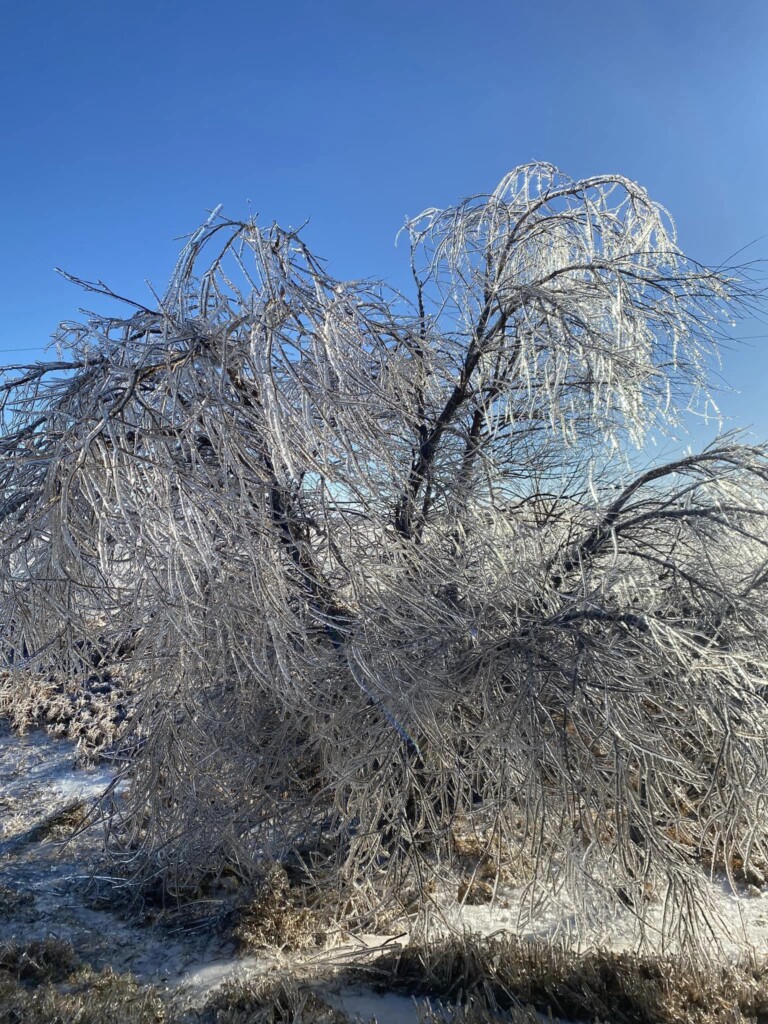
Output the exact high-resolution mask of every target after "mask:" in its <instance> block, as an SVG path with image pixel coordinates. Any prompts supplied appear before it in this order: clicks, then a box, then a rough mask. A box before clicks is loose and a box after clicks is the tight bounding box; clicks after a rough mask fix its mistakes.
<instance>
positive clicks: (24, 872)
mask: <svg viewBox="0 0 768 1024" xmlns="http://www.w3.org/2000/svg"><path fill="white" fill-rule="evenodd" d="M113 781H114V778H113V775H112V774H111V773H110V772H109V771H108V770H106V769H104V768H85V767H79V766H78V765H77V763H76V756H75V748H74V745H73V744H72V743H69V742H67V741H63V740H55V739H53V738H51V737H49V736H48V735H46V734H45V733H43V732H34V733H30V734H29V735H27V736H23V737H20V736H18V735H17V734H15V733H12V732H11V731H10V730H8V729H7V728H5V727H4V726H0V940H4V939H10V938H16V939H18V940H21V941H25V942H26V941H30V940H33V939H40V938H44V937H45V936H50V935H54V936H57V937H59V938H62V939H66V940H69V941H70V942H72V944H73V946H74V947H75V950H76V952H77V954H78V955H79V957H80V958H81V959H82V960H84V961H86V962H88V963H90V964H91V965H92V966H93V967H95V968H96V969H101V968H103V967H105V966H107V965H109V966H111V967H112V968H113V969H114V970H115V971H118V972H123V971H130V972H132V973H134V974H135V975H136V976H137V977H138V978H139V979H140V980H142V981H146V982H151V983H154V984H156V985H158V986H160V987H165V988H171V989H174V990H178V992H179V993H180V994H183V1000H184V1001H189V1002H192V1003H198V1004H199V1003H200V1002H202V1001H203V999H204V997H205V996H206V994H208V993H209V992H210V991H211V990H212V989H214V988H216V987H218V986H219V985H220V984H221V983H222V982H223V981H225V980H227V979H229V978H233V977H235V976H247V975H250V974H253V973H261V972H264V971H267V970H269V969H270V968H271V967H273V966H274V965H275V963H276V961H275V960H274V959H270V958H269V957H267V956H260V957H258V958H257V957H254V956H251V957H238V956H236V954H235V949H234V946H233V945H232V944H231V943H228V942H227V941H225V940H224V938H222V937H221V936H220V935H218V934H213V933H212V932H211V930H210V929H209V930H207V931H206V930H200V931H197V932H190V931H178V932H176V933H173V932H171V931H169V930H168V928H167V927H163V928H161V927H159V926H156V925H152V924H151V923H146V924H145V923H142V922H141V921H137V920H135V919H132V918H128V917H126V916H125V915H122V914H121V913H119V912H118V910H117V909H114V910H113V909H110V908H109V907H108V906H106V907H104V906H101V905H99V906H96V905H94V904H93V902H92V901H91V900H90V899H89V898H88V896H87V894H86V888H85V882H86V881H87V874H86V865H87V863H88V861H89V860H90V859H91V858H92V857H94V856H95V855H97V854H98V853H99V851H100V845H101V833H100V830H99V828H98V826H96V827H92V828H90V829H88V830H86V831H84V832H83V833H82V834H81V835H80V836H78V837H77V838H76V839H75V840H73V841H72V842H70V843H67V844H64V843H62V842H61V840H60V839H57V838H55V837H51V835H50V834H47V833H46V829H45V828H41V825H45V824H46V823H50V822H51V821H52V820H53V819H55V818H56V816H57V815H58V814H59V813H60V812H62V811H65V810H67V809H68V808H72V806H73V804H76V803H77V802H78V801H95V800H98V799H99V798H100V797H101V796H102V795H103V794H104V793H105V792H106V791H107V790H108V789H109V787H111V786H112V784H113ZM113 797H114V798H115V799H119V798H120V795H119V790H118V791H117V792H116V794H115V792H114V787H113ZM9 892H11V894H16V895H11V898H8V893H9ZM711 892H712V895H713V903H714V906H715V909H716V911H717V914H718V916H719V918H720V923H719V925H718V936H719V938H720V940H721V942H722V945H723V948H724V949H726V950H727V951H729V952H732V953H734V954H735V953H738V952H744V951H745V950H746V949H750V948H751V949H753V950H755V951H756V952H757V953H758V954H764V953H766V952H768V893H760V892H758V891H757V890H755V889H754V888H753V889H750V890H748V889H747V888H746V887H745V889H744V891H743V892H741V893H734V892H732V891H730V890H729V888H728V886H727V885H726V884H725V883H720V884H715V885H713V886H712V888H711ZM520 899H521V891H520V890H513V889H509V890H506V891H505V892H503V893H501V894H500V898H499V900H498V903H497V905H495V906H493V907H492V908H491V907H488V906H472V907H470V906H464V907H461V906H458V905H457V904H456V903H455V902H451V901H450V900H447V899H446V900H445V901H442V903H441V904H440V905H439V907H438V908H436V909H437V910H439V913H437V912H436V914H435V931H436V932H439V931H445V930H446V929H454V930H456V931H462V930H466V931H471V932H474V933H476V934H481V935H490V934H494V933H498V932H500V931H519V928H518V912H519V909H520ZM661 913H662V911H661V908H659V911H658V921H657V923H658V924H660V923H661ZM568 931H569V915H568V912H567V908H564V909H563V910H562V912H555V911H552V912H550V913H549V914H548V915H545V916H540V917H538V918H537V922H536V927H535V928H529V929H527V931H526V932H524V934H528V935H530V936H531V937H533V936H538V937H547V936H556V935H568ZM651 936H653V932H651ZM637 938H638V931H637V927H636V923H635V920H634V918H633V916H632V914H631V912H629V911H627V912H626V913H622V914H620V915H618V916H616V917H615V918H614V919H612V920H611V921H609V922H607V923H605V924H604V926H603V928H602V929H601V931H600V933H599V934H597V933H596V934H595V936H594V938H593V941H594V942H599V943H600V944H601V945H603V946H606V947H607V948H609V949H614V950H622V949H630V948H633V947H634V946H635V945H636V942H637ZM392 939H393V937H390V938H389V941H392ZM387 941H388V939H387V937H385V936H368V937H365V939H363V940H361V939H358V940H357V943H356V945H350V946H348V947H345V948H336V949H333V950H329V951H327V952H326V953H322V954H316V955H315V956H313V957H312V958H309V960H311V962H312V963H314V964H318V965H319V964H322V963H323V962H324V963H332V964H336V965H340V964H341V963H342V962H344V960H345V958H347V959H348V960H354V959H355V957H356V956H361V955H362V956H365V955H370V954H366V947H376V946H377V945H381V944H386V943H387ZM398 941H403V938H402V937H398ZM406 941H407V939H406ZM309 966H310V963H309V962H305V967H309ZM328 994H330V997H331V999H332V1000H333V1002H334V1003H335V1005H337V1006H338V1007H339V1008H342V1009H345V1010H346V1011H347V1012H350V1013H352V1014H358V1015H359V1016H360V1017H361V1018H362V1019H363V1020H368V1019H370V1018H371V1017H372V1016H375V1017H376V1018H377V1020H378V1021H379V1024H403V1022H404V1021H411V1022H413V1021H415V1020H416V1011H415V1008H414V1005H413V1004H412V1002H411V1001H410V1000H409V999H407V998H405V997H401V996H395V995H388V996H386V997H385V996H379V995H377V994H375V993H373V992H371V991H370V990H369V989H366V988H364V987H363V988H350V987H349V986H347V987H344V988H336V989H335V990H331V991H330V993H326V995H328Z"/></svg>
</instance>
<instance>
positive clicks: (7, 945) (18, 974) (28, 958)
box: [0, 938, 79, 984]
mask: <svg viewBox="0 0 768 1024" xmlns="http://www.w3.org/2000/svg"><path fill="white" fill-rule="evenodd" d="M78 964H79V961H78V958H77V956H76V954H75V950H74V948H73V947H72V944H71V943H70V942H64V941H63V940H62V939H56V938H47V939H42V940H39V941H35V942H27V943H21V942H15V941H11V942H3V943H0V973H2V974H4V975H6V976H7V977H10V978H12V979H13V980H15V981H23V982H28V983H31V984H41V983H42V982H48V981H50V982H60V981H64V979H65V978H67V977H68V976H69V975H70V974H72V972H73V971H74V970H75V969H76V968H77V966H78Z"/></svg>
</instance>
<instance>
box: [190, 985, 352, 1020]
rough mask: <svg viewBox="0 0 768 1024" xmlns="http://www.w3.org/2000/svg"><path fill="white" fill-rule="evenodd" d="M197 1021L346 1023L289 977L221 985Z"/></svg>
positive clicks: (319, 999) (315, 996)
mask: <svg viewBox="0 0 768 1024" xmlns="http://www.w3.org/2000/svg"><path fill="white" fill-rule="evenodd" d="M198 1020H199V1021H200V1024H345V1022H348V1021H349V1018H348V1017H347V1015H346V1014H345V1013H342V1012H341V1011H340V1010H334V1009H333V1008H332V1007H331V1006H329V1005H328V1003H326V1002H325V1000H323V999H322V998H321V997H320V996H319V995H318V994H317V993H316V992H314V991H312V989H311V988H308V987H307V986H301V985H298V984H297V983H296V982H295V981H293V980H291V979H289V978H280V979H267V978H257V979H255V980H252V981H237V982H230V983H227V984H225V985H224V986H222V988H221V989H219V991H218V992H216V993H214V995H213V996H211V998H210V999H209V1000H208V1002H207V1003H206V1004H205V1006H204V1007H203V1009H202V1011H200V1013H199V1015H198Z"/></svg>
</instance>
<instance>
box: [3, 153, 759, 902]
mask: <svg viewBox="0 0 768 1024" xmlns="http://www.w3.org/2000/svg"><path fill="white" fill-rule="evenodd" d="M407 233H408V236H409V238H410V243H411V246H410V248H411V267H412V271H413V281H414V299H413V302H412V303H409V302H408V301H407V300H406V299H405V298H404V297H403V296H402V295H399V294H395V293H393V292H390V291H389V290H388V289H386V288H385V287H384V286H378V285H377V286H371V285H370V284H367V283H362V284H361V283H356V282H339V281H335V280H333V279H332V278H331V277H329V276H328V274H327V273H326V271H325V269H324V267H323V265H322V263H321V262H320V261H318V259H317V258H316V257H315V256H313V254H312V253H311V252H310V250H309V249H308V248H307V246H306V245H305V243H304V242H303V240H302V239H301V237H300V236H299V235H298V234H297V233H296V232H293V231H285V230H283V229H281V228H279V227H277V226H273V227H271V228H268V229H261V228H259V227H258V226H257V225H256V224H255V223H253V222H247V223H238V222H231V221H228V220H224V219H222V218H221V217H219V216H217V215H216V216H213V217H212V218H211V219H210V220H209V221H208V222H207V223H206V224H205V225H204V226H203V227H202V228H201V229H200V230H199V231H198V232H197V233H196V234H195V235H194V236H192V238H191V239H190V240H189V242H188V244H187V245H186V247H185V249H184V251H183V253H182V255H181V258H180V261H179V263H178V266H177V268H176V270H175V273H174V275H173V279H172V281H171V284H170V286H169V288H168V291H167V293H166V295H165V297H164V299H163V300H162V301H161V302H160V303H159V304H158V308H156V309H151V308H148V307H145V306H141V305H137V304H131V311H130V315H128V316H127V317H126V318H125V319H115V318H114V317H110V318H107V317H98V316H91V317H90V318H89V319H88V320H87V322H86V323H85V324H82V325H78V324H75V325H72V324H67V325H62V327H61V328H60V331H59V334H58V336H57V341H58V344H59V346H60V351H61V352H63V353H65V355H63V356H62V358H61V359H60V361H58V362H49V363H38V364H35V365H34V366H28V367H17V368H12V369H11V370H9V371H6V374H5V379H4V383H3V385H2V403H3V411H4V416H3V433H2V438H1V439H0V477H1V478H2V484H3V490H2V506H1V507H0V558H1V559H2V593H1V597H2V603H3V615H2V621H3V623H4V625H3V627H2V631H3V635H2V645H3V651H4V657H5V660H6V663H7V667H8V669H9V679H10V683H9V685H10V686H14V685H15V686H20V685H23V679H24V674H25V673H26V672H29V671H32V670H34V671H36V672H43V673H54V674H57V675H59V676H62V675H63V676H65V677H67V678H68V679H70V680H71V681H72V685H73V686H76V685H77V680H78V679H82V678H84V677H87V675H88V674H89V673H90V672H91V671H92V668H93V665H94V664H95V663H99V664H110V665H119V666H122V671H123V672H125V673H130V674H132V676H134V677H135V678H137V679H139V680H140V686H141V703H140V708H139V712H138V714H137V717H136V720H135V728H134V731H133V732H132V734H131V736H130V737H129V741H128V743H129V747H130V752H131V763H130V771H131V773H132V774H133V776H134V779H135V784H134V786H133V789H132V794H133V796H132V799H131V801H130V802H129V803H128V804H127V805H126V806H125V807H124V808H123V810H122V811H120V812H119V813H117V812H116V814H115V817H114V819H113V821H112V829H113V835H114V838H115V841H116V843H118V844H119V848H120V849H121V850H122V851H123V853H124V855H125V857H126V860H127V862H129V863H130V865H131V869H132V870H133V871H135V872H136V874H137V875H138V876H140V877H148V876H149V875H151V874H153V873H160V874H161V875H162V876H163V877H164V878H165V879H166V880H167V881H168V882H169V883H173V884H175V885H176V886H177V887H179V888H183V887H184V886H186V885H193V884H195V882H196V881H197V880H199V879H200V878H201V877H203V876H204V875H205V874H206V873H210V872H214V873H216V872H218V871H219V870H220V869H221V866H222V865H223V864H227V865H229V866H230V867H232V868H233V869H234V870H237V871H239V872H242V873H243V874H244V875H248V874H250V873H252V872H253V871H255V870H261V869H263V867H264V865H265V864H269V863H271V862H273V861H281V862H283V863H288V862H291V861H292V862H293V863H294V864H297V863H298V864H299V865H300V867H301V870H302V871H303V872H304V873H305V874H306V875H308V876H309V877H311V878H313V879H315V880H316V881H318V883H319V884H322V886H324V887H325V890H326V891H330V890H334V891H337V892H338V893H339V898H340V900H341V902H342V903H343V904H344V905H345V906H346V908H347V913H348V915H350V917H351V918H354V915H355V914H356V913H361V914H363V913H365V912H367V911H368V910H370V908H371V907H375V906H380V905H381V904H382V903H383V902H386V899H387V898H389V897H390V896H393V895H394V894H397V893H398V892H399V893H402V892H404V891H405V889H406V888H407V887H408V885H410V884H412V883H413V882H414V879H416V880H418V879H422V881H423V872H424V871H426V870H440V865H441V864H443V863H445V862H446V859H450V857H451V855H452V853H453V852H455V849H456V842H457V835H458V834H459V833H462V832H463V833H464V834H466V833H467V832H474V833H476V835H477V836H479V837H481V839H482V842H483V843H485V844H486V846H487V850H488V851H490V852H491V853H492V854H493V857H494V858H495V860H496V863H497V865H501V863H502V861H503V860H504V859H505V858H507V859H508V858H510V857H514V856H519V857H520V858H521V859H525V860H526V862H528V863H530V864H531V865H532V866H533V869H534V877H535V879H536V880H537V882H539V883H541V885H542V886H544V887H545V888H547V891H550V892H551V891H553V889H554V890H557V889H558V888H559V887H560V886H561V885H562V884H563V883H567V884H568V885H569V886H570V887H571V888H572V889H573V890H574V891H578V892H580V893H582V894H587V898H588V899H592V898H593V897H594V893H595V889H596V888H599V889H600V891H601V893H602V895H603V896H604V897H605V898H606V899H607V900H608V901H609V902H610V900H611V899H617V898H621V899H622V900H623V901H624V902H631V903H632V904H633V905H635V906H636V907H637V908H638V910H639V912H640V913H642V911H643V907H644V905H645V901H646V899H647V898H648V896H649V893H651V892H652V891H655V892H659V891H660V889H661V891H663V890H664V886H666V887H667V888H668V890H669V892H670V893H671V894H672V895H673V896H674V897H675V898H676V899H677V897H678V896H679V897H680V898H679V899H678V901H677V905H678V906H679V908H682V910H683V914H682V918H681V919H682V920H687V917H686V913H685V911H686V899H687V894H688V893H689V888H688V884H689V880H690V877H691V868H692V865H693V864H694V863H695V862H696V860H697V859H698V860H701V859H705V860H707V862H708V863H711V864H713V865H714V864H718V863H721V862H722V863H723V864H725V865H726V867H728V866H729V865H731V864H732V863H733V859H734V856H735V855H736V854H738V856H739V857H740V858H741V859H742V861H744V862H745V863H746V862H749V863H753V864H759V863H760V860H761V858H766V859H768V850H766V846H765V844H766V829H765V822H766V814H765V805H764V804H765V798H766V787H767V786H768V783H767V782H766V780H767V779H768V759H767V757H766V736H765V699H764V692H765V690H764V688H765V683H766V679H765V669H764V666H765V665H766V663H768V662H767V660H766V654H767V653H768V652H767V651H766V641H765V636H766V630H765V626H766V623H765V593H766V582H767V581H768V560H767V559H766V541H767V540H768V534H766V529H765V522H766V519H765V517H766V513H767V512H768V505H767V504H766V494H767V491H766V480H767V478H768V457H767V453H766V450H765V449H763V448H761V447H749V446H744V445H741V444H739V443H737V441H736V439H735V438H733V437H726V438H723V439H721V440H720V441H719V442H717V443H716V444H714V445H713V446H711V447H709V448H707V449H706V450H705V451H703V452H702V453H700V454H698V455H690V456H687V457H684V458H680V459H679V460H678V461H676V462H673V463H669V464H666V465H663V466H660V467H656V468H654V469H651V470H646V471H643V472H641V471H639V470H636V469H635V470H633V468H632V466H633V464H632V460H631V458H630V457H629V455H628V454H627V453H628V452H629V451H631V448H632V445H633V444H634V445H635V446H637V445H640V444H641V443H642V441H643V439H644V437H645V434H646V432H647V430H648V429H649V428H651V427H654V426H655V427H657V428H659V429H664V428H665V426H668V425H669V424H670V423H674V422H675V419H676V415H677V410H678V408H680V407H681V403H690V402H692V401H695V400H696V399H697V398H698V397H701V398H702V400H703V401H705V402H706V401H707V397H706V390H705V389H706V379H707V368H708V365H709V363H710V360H711V358H712V357H713V356H714V355H715V354H716V349H717V342H718V338H719V334H720V331H721V327H722V323H723V320H722V315H723V314H722V310H723V308H724V307H726V308H727V309H728V310H729V311H731V313H733V312H735V313H738V312H740V311H741V310H743V309H744V307H745V306H748V305H749V303H750V302H751V301H752V300H753V297H754V296H753V293H752V292H751V291H750V289H749V287H747V286H746V285H744V284H740V283H739V281H738V280H736V279H735V278H731V277H728V276H725V275H723V274H721V273H719V272H715V271H712V270H709V269H707V268H704V267H701V266H699V265H697V264H695V263H693V262H692V261H690V260H688V259H687V258H686V257H685V256H684V255H683V254H682V253H681V252H680V250H679V249H678V248H677V246H676V244H675V238H674V228H673V226H672V224H671V221H670V219H669V217H668V215H667V214H666V213H665V211H664V210H663V209H661V208H660V207H659V206H658V205H657V204H655V203H653V202H652V201H651V200H650V199H649V198H648V196H647V195H646V193H645V192H644V191H643V190H642V189H641V188H640V187H639V186H637V185H635V184H633V183H632V182H630V181H628V180H626V179H624V178H621V177H616V176H611V177H595V178H591V179H588V180H585V181H578V182H577V181H572V180H570V179H568V178H567V177H565V176H564V175H562V174H561V173H560V172H558V171H557V170H555V169H554V168H552V167H550V166H548V165H541V164H536V165H531V166H526V167H522V168H519V169H517V170H516V171H514V172H513V173H512V174H510V175H509V176H508V177H507V178H505V179H504V180H503V181H502V183H501V184H500V185H499V187H498V189H497V190H496V191H495V192H494V193H493V194H492V195H490V196H482V197H476V198H474V199H471V200H468V201H466V202H464V203H462V204H460V205H459V206H457V207H456V208H454V209H451V210H447V211H437V210H430V211H427V212H426V213H425V214H423V215H422V216H421V217H419V218H417V219H416V220H414V221H411V222H409V223H408V225H407ZM209 253H212V254H213V255H212V256H209V257H208V261H207V263H205V264H203V262H202V260H203V255H204V254H209ZM79 283H80V284H82V285H83V286H84V287H85V288H86V289H88V290H90V291H91V292H96V293H99V294H106V295H111V294H112V293H110V292H109V290H108V289H107V288H106V287H105V286H103V285H102V284H101V283H96V284H93V283H88V282H82V281H81V282H79ZM607 879H610V884H608V883H607V882H606V880H607ZM617 894H619V895H618V896H617Z"/></svg>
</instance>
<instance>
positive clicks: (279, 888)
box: [233, 865, 324, 951]
mask: <svg viewBox="0 0 768 1024" xmlns="http://www.w3.org/2000/svg"><path fill="white" fill-rule="evenodd" d="M301 900H302V895H301V890H300V889H299V888H298V887H295V886H291V884H290V882H289V879H288V875H287V873H286V871H285V868H283V867H281V866H280V865H275V867H273V868H272V870H271V871H270V873H269V874H268V875H267V877H266V878H265V880H264V882H263V884H262V886H261V888H260V889H259V891H258V893H257V894H256V897H255V898H254V899H253V900H251V901H250V902H249V903H247V904H246V905H245V906H244V907H242V908H241V909H240V911H239V912H238V914H237V920H236V924H235V926H234V928H233V936H234V938H235V939H236V940H237V942H238V945H239V946H240V948H241V949H242V950H257V949H275V948H276V949H280V950H285V951H298V950H303V949H308V948H311V947H312V946H317V945H319V944H320V943H321V942H322V941H323V939H324V934H323V927H322V920H321V917H320V914H319V913H318V912H317V911H315V910H311V909H310V908H308V907H306V906H303V905H302V902H301Z"/></svg>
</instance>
